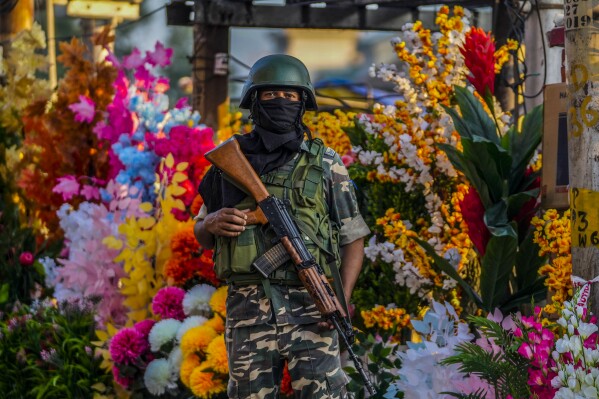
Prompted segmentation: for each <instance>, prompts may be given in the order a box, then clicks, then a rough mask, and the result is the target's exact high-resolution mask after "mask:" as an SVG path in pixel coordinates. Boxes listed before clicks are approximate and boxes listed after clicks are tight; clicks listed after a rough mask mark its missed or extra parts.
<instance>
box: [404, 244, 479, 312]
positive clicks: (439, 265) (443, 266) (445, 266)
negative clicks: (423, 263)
mask: <svg viewBox="0 0 599 399" xmlns="http://www.w3.org/2000/svg"><path fill="white" fill-rule="evenodd" d="M413 240H414V241H416V242H417V243H418V245H420V246H421V247H422V248H424V250H425V251H426V254H427V255H428V256H430V257H431V258H432V259H433V268H435V269H437V271H442V272H444V273H445V274H447V275H448V276H449V277H451V278H452V279H454V280H455V281H457V283H458V284H459V285H460V287H462V289H463V290H464V292H465V293H466V295H468V297H470V299H471V300H472V302H474V304H475V305H476V306H478V307H479V308H480V307H482V304H483V302H482V300H481V299H480V298H479V296H478V295H477V294H476V292H474V290H473V289H472V287H471V286H470V285H469V284H468V283H467V282H466V281H464V279H463V278H462V277H460V275H459V274H458V272H457V270H455V269H454V267H453V266H452V265H451V264H450V263H449V262H448V261H447V260H446V259H444V258H442V257H440V256H439V255H438V254H437V252H436V251H435V249H434V248H433V247H432V246H431V245H430V244H429V243H428V242H426V241H424V240H421V239H419V238H413Z"/></svg>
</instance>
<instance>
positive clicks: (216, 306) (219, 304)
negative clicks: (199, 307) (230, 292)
mask: <svg viewBox="0 0 599 399" xmlns="http://www.w3.org/2000/svg"><path fill="white" fill-rule="evenodd" d="M227 289H228V287H227V286H226V285H223V286H222V287H219V288H218V289H217V290H216V291H215V292H214V294H212V298H210V307H211V308H212V310H213V311H214V312H216V313H218V314H220V315H221V316H223V317H225V316H226V315H227V308H226V301H227Z"/></svg>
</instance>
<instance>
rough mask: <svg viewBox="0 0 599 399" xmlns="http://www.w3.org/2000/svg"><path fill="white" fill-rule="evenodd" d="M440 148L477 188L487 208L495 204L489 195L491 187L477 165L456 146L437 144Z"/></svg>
mask: <svg viewBox="0 0 599 399" xmlns="http://www.w3.org/2000/svg"><path fill="white" fill-rule="evenodd" d="M437 145H438V146H439V148H440V149H442V150H443V151H445V153H446V154H447V158H448V159H449V161H450V162H451V164H452V165H453V167H454V168H456V169H457V170H459V171H460V172H462V173H463V174H464V176H466V179H468V181H469V182H470V184H471V185H472V186H473V187H474V188H475V189H476V191H477V192H478V195H479V196H480V200H481V202H482V203H483V206H484V207H485V209H486V208H488V207H490V206H491V205H492V204H493V201H491V196H490V195H489V188H488V187H487V183H486V182H485V180H484V179H483V178H482V177H481V176H480V175H479V173H478V171H477V169H476V165H474V163H473V162H472V161H470V160H469V159H466V158H465V157H464V154H462V153H461V152H459V151H458V150H457V149H456V148H455V147H454V146H452V145H449V144H437Z"/></svg>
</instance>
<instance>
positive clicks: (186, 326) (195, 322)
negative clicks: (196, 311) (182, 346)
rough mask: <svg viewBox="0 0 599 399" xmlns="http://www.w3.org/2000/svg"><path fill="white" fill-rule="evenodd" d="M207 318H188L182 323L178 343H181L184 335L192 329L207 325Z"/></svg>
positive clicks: (178, 332) (178, 333)
mask: <svg viewBox="0 0 599 399" xmlns="http://www.w3.org/2000/svg"><path fill="white" fill-rule="evenodd" d="M206 320H207V319H206V318H205V317H204V316H189V317H186V318H185V320H183V322H182V323H181V326H180V327H179V330H178V331H177V342H181V338H183V335H185V333H186V332H187V331H189V330H190V329H192V328H194V327H197V326H201V325H203V324H205V323H206Z"/></svg>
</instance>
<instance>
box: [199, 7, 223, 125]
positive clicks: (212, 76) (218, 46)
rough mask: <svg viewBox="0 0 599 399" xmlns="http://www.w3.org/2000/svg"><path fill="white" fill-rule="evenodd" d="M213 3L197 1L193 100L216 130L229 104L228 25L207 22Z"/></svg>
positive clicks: (208, 123) (203, 119)
mask: <svg viewBox="0 0 599 399" xmlns="http://www.w3.org/2000/svg"><path fill="white" fill-rule="evenodd" d="M210 6H211V3H210V2H209V1H205V2H204V1H196V2H195V10H194V11H195V21H194V25H193V42H194V44H193V57H192V64H193V66H192V79H193V96H192V103H193V108H194V109H196V110H198V111H199V112H200V115H201V118H202V123H205V124H206V125H208V126H210V127H212V128H213V129H215V130H216V129H218V127H219V122H220V120H221V119H222V117H223V116H224V114H225V113H226V112H227V111H228V104H229V102H228V87H229V85H228V84H229V79H228V77H229V71H228V56H229V27H228V26H215V25H207V24H206V23H205V14H206V13H207V12H208V8H209V7H210Z"/></svg>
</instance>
